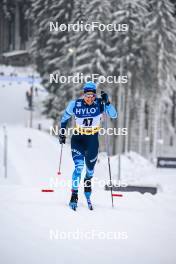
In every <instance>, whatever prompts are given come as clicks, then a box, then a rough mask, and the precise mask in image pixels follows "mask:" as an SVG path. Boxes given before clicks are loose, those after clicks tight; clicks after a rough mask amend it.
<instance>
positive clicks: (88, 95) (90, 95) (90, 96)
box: [84, 92, 96, 105]
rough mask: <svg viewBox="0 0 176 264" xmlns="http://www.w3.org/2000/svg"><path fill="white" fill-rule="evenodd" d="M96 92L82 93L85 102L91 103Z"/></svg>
mask: <svg viewBox="0 0 176 264" xmlns="http://www.w3.org/2000/svg"><path fill="white" fill-rule="evenodd" d="M95 97H96V94H94V93H92V92H87V93H85V94H84V101H85V102H86V104H88V105H91V104H92V103H93V102H94V100H95Z"/></svg>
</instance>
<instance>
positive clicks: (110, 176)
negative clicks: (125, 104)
mask: <svg viewBox="0 0 176 264" xmlns="http://www.w3.org/2000/svg"><path fill="white" fill-rule="evenodd" d="M102 93H103V92H101V94H102ZM104 109H105V128H106V132H107V128H108V119H107V113H106V105H105V103H104ZM105 141H106V142H105V145H106V153H107V156H108V170H109V179H110V190H111V201H112V207H114V199H113V194H112V175H111V163H110V155H109V138H108V135H107V134H106V138H105Z"/></svg>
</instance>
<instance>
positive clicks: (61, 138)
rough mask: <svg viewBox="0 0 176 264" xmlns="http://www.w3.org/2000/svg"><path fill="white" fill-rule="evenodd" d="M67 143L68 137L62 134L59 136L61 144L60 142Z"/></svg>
mask: <svg viewBox="0 0 176 264" xmlns="http://www.w3.org/2000/svg"><path fill="white" fill-rule="evenodd" d="M65 141H66V136H65V135H62V134H60V135H59V142H60V144H65Z"/></svg>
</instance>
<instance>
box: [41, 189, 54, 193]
mask: <svg viewBox="0 0 176 264" xmlns="http://www.w3.org/2000/svg"><path fill="white" fill-rule="evenodd" d="M42 192H54V190H51V189H50V190H49V189H48V190H47V189H43V190H42Z"/></svg>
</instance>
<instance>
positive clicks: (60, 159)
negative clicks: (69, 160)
mask: <svg viewBox="0 0 176 264" xmlns="http://www.w3.org/2000/svg"><path fill="white" fill-rule="evenodd" d="M62 149H63V143H62V144H61V151H60V158H59V171H58V173H57V174H58V175H61V163H62Z"/></svg>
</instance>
